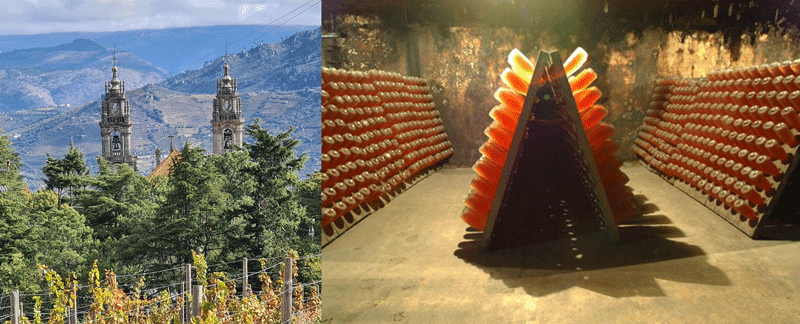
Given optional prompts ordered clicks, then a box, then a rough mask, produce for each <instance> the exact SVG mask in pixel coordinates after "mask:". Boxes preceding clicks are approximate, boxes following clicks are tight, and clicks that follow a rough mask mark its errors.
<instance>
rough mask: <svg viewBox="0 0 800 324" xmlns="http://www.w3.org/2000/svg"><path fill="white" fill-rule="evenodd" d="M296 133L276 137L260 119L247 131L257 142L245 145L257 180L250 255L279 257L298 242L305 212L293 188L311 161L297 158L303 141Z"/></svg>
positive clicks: (250, 230) (251, 214) (301, 157)
mask: <svg viewBox="0 0 800 324" xmlns="http://www.w3.org/2000/svg"><path fill="white" fill-rule="evenodd" d="M293 131H294V128H291V129H289V130H288V131H286V132H281V133H278V134H277V135H272V134H270V133H269V131H268V130H267V129H263V128H261V126H260V125H259V120H258V119H256V120H255V121H254V122H253V123H252V124H250V125H248V126H247V128H246V129H245V132H246V133H247V135H248V136H250V137H251V138H252V139H253V143H252V144H250V143H245V144H244V148H245V149H246V150H247V151H248V152H249V153H250V158H251V159H252V161H253V162H255V167H254V168H251V169H249V170H248V172H249V173H250V174H251V175H252V176H253V178H254V179H255V181H256V188H255V192H254V193H253V199H254V201H255V204H254V205H253V206H252V207H251V208H250V213H249V219H248V228H247V230H248V232H249V239H250V242H252V243H251V244H250V247H249V250H250V251H249V252H250V255H258V256H278V255H281V254H282V253H283V252H284V251H286V249H287V248H288V247H291V246H293V245H294V243H296V242H295V240H296V236H297V232H298V230H299V227H300V224H301V220H302V219H303V217H304V216H305V211H304V210H303V207H302V206H301V205H300V203H299V201H298V199H297V195H296V194H295V192H294V190H293V188H294V187H295V186H297V185H298V182H299V177H298V175H297V173H298V172H299V171H300V170H302V169H303V165H304V164H305V162H306V160H307V159H308V158H307V157H306V155H305V154H303V155H301V156H299V157H297V156H296V154H295V150H294V148H295V147H296V146H297V145H298V144H300V141H299V140H297V139H294V138H292V137H291V134H292V132H293ZM317 199H319V195H317Z"/></svg>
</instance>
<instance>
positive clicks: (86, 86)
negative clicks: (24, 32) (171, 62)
mask: <svg viewBox="0 0 800 324" xmlns="http://www.w3.org/2000/svg"><path fill="white" fill-rule="evenodd" d="M112 58H113V50H112V49H109V48H106V47H104V46H102V45H100V44H98V43H96V42H94V41H92V40H88V39H76V40H74V41H73V42H71V43H69V44H62V45H57V46H52V47H38V48H29V49H20V50H14V51H11V52H5V53H0V112H11V111H18V110H25V109H31V108H40V107H53V106H61V105H67V104H69V105H72V106H74V105H80V104H83V103H86V102H88V101H91V100H94V99H97V98H98V97H99V96H100V95H102V93H103V87H104V82H105V80H107V79H108V78H109V74H110V73H111V71H110V70H111V66H112ZM117 59H118V63H117V65H118V66H119V68H120V76H124V78H125V83H126V87H127V88H129V89H134V88H138V87H141V86H144V85H145V84H150V83H156V82H160V81H162V80H164V78H165V77H166V75H167V74H166V72H165V71H164V70H162V69H160V68H158V67H156V66H154V65H153V64H150V63H149V62H147V61H145V60H143V59H141V58H139V57H137V56H136V55H133V54H131V53H129V52H124V51H120V52H118V53H117Z"/></svg>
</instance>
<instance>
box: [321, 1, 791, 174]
mask: <svg viewBox="0 0 800 324" xmlns="http://www.w3.org/2000/svg"><path fill="white" fill-rule="evenodd" d="M329 19H330V20H328V21H326V22H323V31H324V32H327V33H334V32H335V33H336V35H337V37H335V38H324V39H323V65H325V66H331V67H338V68H345V69H353V70H369V69H380V70H386V71H394V72H400V73H403V74H407V75H415V76H420V77H424V78H427V79H430V80H431V81H432V82H433V85H434V88H435V97H436V101H437V107H438V109H439V110H440V112H441V116H442V119H443V121H444V125H445V128H446V130H447V133H448V135H449V137H450V140H451V142H452V144H453V147H454V155H453V157H452V159H451V164H454V165H457V166H469V165H472V163H474V161H475V160H477V159H478V158H479V157H480V153H479V152H478V147H479V146H480V145H481V144H482V143H483V142H484V141H485V140H486V136H485V135H483V130H484V128H485V127H486V126H488V125H489V124H490V123H491V118H490V117H489V111H490V110H491V109H492V108H493V107H494V106H495V104H496V101H495V99H494V98H493V97H492V95H493V93H494V91H495V90H496V89H497V88H498V87H500V85H501V81H500V78H499V75H500V73H501V72H502V71H503V70H504V69H505V68H506V67H507V66H508V65H507V63H506V57H507V55H508V53H509V52H510V51H511V50H512V49H513V48H518V49H519V50H521V51H522V52H523V53H526V54H527V55H529V56H531V57H534V58H535V55H537V54H538V52H539V50H547V51H552V50H559V51H560V53H561V55H562V59H566V57H567V56H568V55H569V54H570V53H571V52H572V51H573V50H574V49H575V48H576V47H577V46H581V47H583V48H584V49H586V50H587V51H588V53H589V61H588V62H587V63H586V65H584V66H585V67H591V68H593V69H594V70H595V71H597V72H598V74H599V79H598V80H597V81H596V82H595V85H596V86H598V87H599V88H600V90H601V91H602V92H603V97H602V98H601V99H600V103H602V104H603V105H605V107H606V108H607V109H608V110H609V115H608V117H606V121H607V122H609V123H611V124H612V125H613V126H614V127H615V128H616V134H615V136H614V139H615V140H617V143H618V144H619V147H620V150H619V152H618V155H619V157H620V158H621V159H623V160H632V159H635V156H634V155H633V153H632V151H631V145H632V140H633V138H634V137H635V133H636V130H637V128H638V127H639V126H640V125H641V123H642V117H643V115H644V109H646V108H647V107H648V103H649V100H650V99H649V98H650V96H651V94H652V93H651V91H652V89H651V87H652V82H653V80H655V79H657V78H665V77H702V76H704V75H705V74H706V73H707V72H709V71H712V70H716V69H721V68H729V67H741V66H749V65H754V64H763V63H768V62H775V61H785V60H789V59H795V58H800V49H798V46H797V45H798V43H797V41H796V37H795V35H797V33H796V32H795V31H785V30H781V31H780V32H779V31H775V30H767V31H763V32H755V33H752V32H751V33H741V34H739V35H738V36H737V37H739V39H734V42H731V40H732V39H731V36H730V35H729V34H730V31H727V32H726V31H724V30H719V31H716V32H715V31H708V30H696V31H689V30H674V29H673V30H667V29H669V28H663V27H660V26H659V27H652V26H651V27H646V28H643V29H642V30H639V31H631V32H623V33H619V32H618V31H615V32H616V33H617V36H608V35H609V34H610V33H599V32H597V31H592V32H590V33H579V32H578V31H580V30H582V28H583V27H577V28H576V27H569V26H567V27H565V28H564V29H563V30H559V29H558V28H554V27H553V26H549V27H546V28H534V27H536V26H525V25H522V26H520V25H514V26H502V24H496V23H495V24H482V23H474V22H472V23H464V24H462V25H459V24H454V23H452V22H451V23H447V24H439V23H421V24H420V23H412V24H405V25H399V24H397V23H395V22H385V19H381V18H380V16H378V15H371V14H339V15H336V16H334V17H331V18H329ZM595 23H597V22H595ZM601 23H602V24H605V25H608V24H610V23H612V22H608V21H605V22H601ZM555 27H558V26H555ZM598 35H601V36H598ZM603 35H605V36H603ZM726 35H727V36H726ZM726 38H727V39H726ZM534 61H535V60H534Z"/></svg>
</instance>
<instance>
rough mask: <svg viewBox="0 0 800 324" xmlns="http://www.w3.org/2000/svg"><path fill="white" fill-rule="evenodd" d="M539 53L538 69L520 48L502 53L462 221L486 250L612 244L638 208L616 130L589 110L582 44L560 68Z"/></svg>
mask: <svg viewBox="0 0 800 324" xmlns="http://www.w3.org/2000/svg"><path fill="white" fill-rule="evenodd" d="M539 56H540V57H539V59H538V61H537V64H536V66H534V64H533V63H532V62H531V61H530V60H529V59H528V58H527V57H526V56H525V55H524V54H522V53H521V52H520V51H519V50H516V49H515V50H512V51H511V53H510V54H509V56H508V63H509V65H511V67H510V68H507V69H506V70H505V71H504V72H503V73H502V74H501V78H502V80H503V83H504V86H502V87H500V89H498V90H497V92H495V95H494V97H495V99H497V100H498V101H499V105H497V106H496V107H495V108H494V109H492V111H491V112H490V115H491V117H492V119H494V122H492V124H491V125H489V127H488V128H486V130H485V132H484V133H485V134H486V135H487V136H488V137H489V139H488V140H487V141H486V142H485V143H484V145H483V146H482V147H481V148H480V152H481V154H482V156H481V158H480V159H479V160H478V161H477V162H476V163H475V166H473V169H474V170H475V172H476V175H475V177H474V178H473V181H472V183H471V184H470V187H471V190H470V193H469V194H468V195H467V198H466V199H465V205H466V206H465V208H464V210H463V211H462V215H461V218H462V219H463V220H464V221H465V222H466V223H467V224H469V225H470V227H472V228H475V229H477V230H483V231H484V234H485V236H486V237H487V243H488V244H487V247H488V248H489V249H502V248H513V247H517V246H523V245H530V244H535V243H540V242H545V241H555V240H559V239H564V238H569V239H570V240H571V241H574V240H577V237H578V236H582V237H590V236H597V234H600V235H599V236H601V237H602V236H606V237H610V238H611V239H612V240H616V239H617V234H616V233H617V232H616V224H618V223H622V222H625V221H626V220H628V219H631V218H633V217H635V216H636V215H637V214H638V210H637V209H636V207H635V206H634V205H633V202H632V198H633V194H632V192H631V191H630V189H629V188H627V187H626V186H625V183H627V181H628V180H629V179H628V178H627V177H626V176H625V174H624V173H622V172H621V171H620V169H619V168H620V165H621V163H620V162H619V160H618V159H617V158H616V156H615V153H616V151H617V145H616V144H615V143H614V141H613V140H611V136H612V135H613V133H614V128H613V127H612V126H611V125H609V124H607V123H604V122H602V120H603V118H604V117H605V116H606V115H607V113H608V111H607V110H606V109H605V108H604V107H603V106H602V105H598V104H596V102H597V100H598V99H599V98H600V97H601V96H602V93H601V92H600V90H599V89H598V88H597V87H595V86H591V83H592V82H594V80H596V79H597V77H598V76H597V74H596V73H595V72H594V70H592V69H591V68H587V69H584V70H583V71H581V72H580V73H578V70H579V69H580V68H581V67H582V66H583V64H584V63H585V62H586V61H587V58H588V54H587V53H586V51H585V50H583V49H582V48H578V49H576V50H575V51H574V52H573V53H572V55H570V56H569V58H567V60H566V62H565V63H564V64H563V66H562V64H561V60H560V57H559V56H558V53H557V52H552V53H548V52H540V54H539ZM567 77H569V78H567ZM606 234H608V235H606ZM572 243H574V242H572ZM572 243H571V244H572ZM576 249H577V248H576ZM580 253H581V252H576V254H580Z"/></svg>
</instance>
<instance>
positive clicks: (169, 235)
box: [0, 120, 321, 305]
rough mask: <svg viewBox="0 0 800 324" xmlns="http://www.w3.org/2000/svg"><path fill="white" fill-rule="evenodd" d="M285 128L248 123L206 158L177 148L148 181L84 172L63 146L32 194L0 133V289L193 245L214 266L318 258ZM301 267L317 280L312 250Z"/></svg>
mask: <svg viewBox="0 0 800 324" xmlns="http://www.w3.org/2000/svg"><path fill="white" fill-rule="evenodd" d="M292 132H293V129H290V130H288V131H286V132H281V133H278V134H276V135H272V134H270V133H269V131H268V130H266V129H263V128H261V127H260V126H259V124H258V121H257V120H256V121H255V122H254V123H253V124H251V125H249V126H248V127H247V128H246V135H247V136H248V137H249V139H250V140H249V141H248V140H246V141H248V142H249V143H245V144H244V147H242V148H241V149H240V150H238V151H235V152H232V153H228V154H225V155H208V154H207V153H206V152H204V150H203V149H201V148H198V147H193V146H191V145H189V144H187V145H186V146H184V147H183V149H182V150H181V151H180V155H179V157H178V158H176V160H175V161H174V163H173V166H172V169H171V170H170V175H169V176H157V177H155V178H153V179H150V180H148V179H147V178H146V177H144V176H141V175H139V174H137V173H136V172H135V171H133V170H132V169H131V168H129V167H128V166H127V165H113V166H112V165H109V163H107V162H106V161H104V160H103V159H102V158H99V157H98V166H99V171H98V172H97V173H96V174H91V173H90V172H89V171H88V169H87V168H86V164H85V161H84V156H83V153H82V152H81V151H80V150H79V149H77V148H74V147H71V148H70V150H69V152H68V153H67V154H66V155H65V156H64V157H62V158H58V157H51V156H48V160H47V164H46V166H45V167H44V169H43V171H44V174H45V175H46V177H47V178H46V179H44V181H45V183H46V185H47V188H43V189H40V190H38V191H36V192H30V191H28V190H27V188H26V185H25V184H24V183H23V182H22V180H21V177H20V175H19V172H18V167H19V164H18V158H17V156H16V155H15V154H14V152H13V151H12V150H11V149H9V142H8V139H7V138H5V137H0V161H9V163H8V167H7V168H6V170H5V171H3V172H0V295H3V294H5V293H8V292H9V291H12V290H17V289H18V290H24V291H40V290H42V289H49V288H50V287H49V286H48V285H49V284H48V282H47V280H44V279H45V277H46V276H43V273H48V272H47V271H52V272H53V273H61V274H64V275H65V276H66V277H73V278H75V280H77V281H80V282H91V281H90V280H91V278H89V277H87V274H88V273H90V271H91V269H93V267H97V268H98V269H99V270H97V271H101V272H104V271H106V270H112V269H113V270H114V271H115V272H117V273H125V274H136V273H145V272H153V271H160V270H163V269H173V268H180V267H182V266H183V265H184V264H187V263H192V262H193V261H194V260H195V258H194V257H193V251H196V253H197V254H196V255H198V256H200V257H202V258H203V260H207V261H208V263H214V264H222V266H221V267H220V268H218V269H216V270H217V271H216V272H218V273H236V271H241V265H240V264H236V263H235V261H236V260H242V258H249V259H251V260H257V259H261V258H263V259H274V258H281V257H282V256H285V255H286V254H287V252H288V251H296V253H297V254H298V255H300V256H306V255H317V254H319V253H320V233H321V231H320V228H319V226H320V225H319V224H320V207H319V195H320V180H319V175H317V174H313V175H308V176H307V177H306V179H302V180H301V178H300V177H299V176H298V174H297V173H298V172H299V171H300V170H302V168H303V165H304V163H305V161H306V159H307V157H306V156H305V154H303V155H301V156H296V154H295V146H297V145H298V144H299V141H298V140H296V139H293V138H292V137H291V135H292ZM0 167H2V166H0ZM95 260H98V261H97V262H95ZM227 263H230V264H229V265H226V264H227ZM302 263H303V264H302V266H301V267H300V271H299V281H300V282H316V281H319V280H320V278H321V272H320V270H319V258H317V259H316V261H311V259H309V260H304V261H303V262H302ZM39 265H46V266H47V268H46V269H48V270H47V271H43V270H41V269H40V268H39ZM133 279H134V278H131V280H133ZM172 279H173V278H166V277H165V278H158V277H156V278H148V280H149V282H148V284H149V285H150V286H151V287H152V286H154V285H157V284H158V282H159V280H161V281H163V282H165V283H166V282H171V280H172ZM108 289H112V290H113V287H111V288H108ZM148 298H155V297H152V296H150V297H148ZM28 302H29V303H30V304H29V305H33V303H35V301H34V300H33V299H30V300H28Z"/></svg>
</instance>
